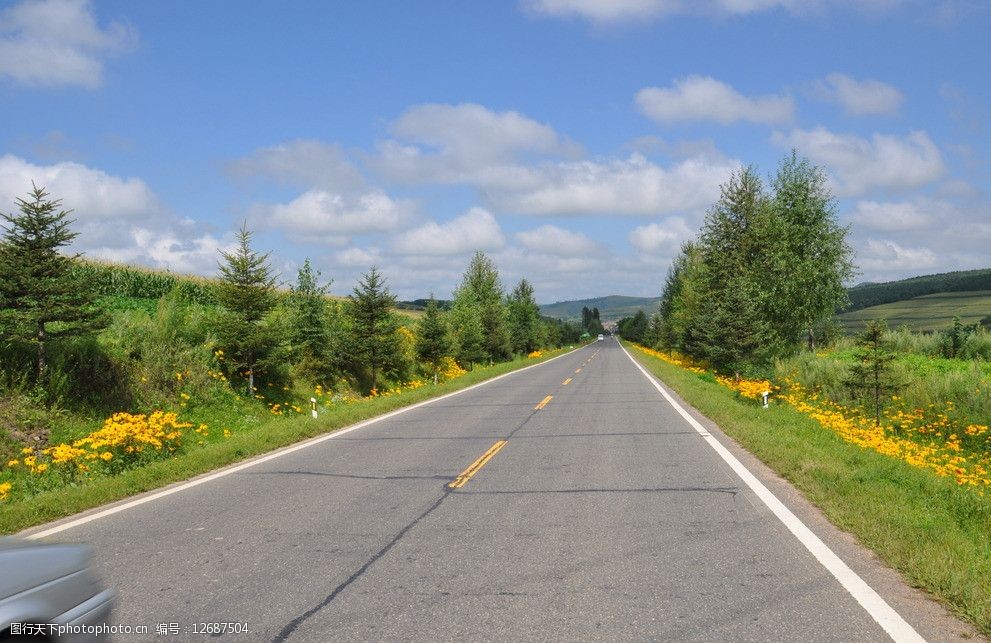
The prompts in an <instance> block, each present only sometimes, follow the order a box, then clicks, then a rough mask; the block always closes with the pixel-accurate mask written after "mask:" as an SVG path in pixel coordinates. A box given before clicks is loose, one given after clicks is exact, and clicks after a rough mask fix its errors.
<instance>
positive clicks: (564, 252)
mask: <svg viewBox="0 0 991 643" xmlns="http://www.w3.org/2000/svg"><path fill="white" fill-rule="evenodd" d="M516 239H517V240H518V241H519V242H520V243H521V244H522V245H523V247H524V248H526V249H527V250H530V251H533V252H540V253H544V254H547V255H552V256H555V257H585V256H588V255H593V254H598V253H599V252H601V250H602V247H601V246H600V245H599V244H597V243H596V242H594V241H592V240H591V239H589V238H588V237H587V236H585V235H584V234H582V233H581V232H571V231H570V230H565V229H564V228H559V227H557V226H554V225H542V226H540V227H539V228H535V229H533V230H524V231H523V232H518V233H516Z"/></svg>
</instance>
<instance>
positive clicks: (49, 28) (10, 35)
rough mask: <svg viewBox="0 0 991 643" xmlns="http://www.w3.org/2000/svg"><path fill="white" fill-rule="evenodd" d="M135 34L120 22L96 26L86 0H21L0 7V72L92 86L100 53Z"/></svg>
mask: <svg viewBox="0 0 991 643" xmlns="http://www.w3.org/2000/svg"><path fill="white" fill-rule="evenodd" d="M136 40H137V35H136V32H135V31H134V29H133V28H131V27H130V26H129V25H126V24H124V23H121V22H111V23H110V24H108V25H105V26H103V27H101V26H100V25H99V24H98V23H97V19H96V16H95V15H94V14H93V8H92V6H91V5H90V3H89V2H88V1H87V0H25V1H23V2H20V3H18V4H15V5H12V6H10V7H8V8H7V9H4V10H3V11H2V12H0V76H6V77H9V78H12V79H13V80H15V81H17V82H20V83H23V84H27V85H49V86H52V85H81V86H83V87H87V88H91V89H92V88H95V87H98V86H99V85H100V84H101V82H102V81H103V61H104V58H105V57H107V56H108V55H111V54H115V53H119V52H122V51H126V50H127V49H129V48H131V47H132V46H133V45H134V43H135V42H136Z"/></svg>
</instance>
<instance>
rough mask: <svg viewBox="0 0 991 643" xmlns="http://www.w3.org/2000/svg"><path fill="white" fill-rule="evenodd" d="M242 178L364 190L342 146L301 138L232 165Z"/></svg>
mask: <svg viewBox="0 0 991 643" xmlns="http://www.w3.org/2000/svg"><path fill="white" fill-rule="evenodd" d="M228 172H229V173H230V174H231V175H232V176H234V177H238V178H255V177H264V178H270V179H273V180H275V181H279V182H282V183H288V184H290V185H301V186H304V187H307V188H310V187H318V188H322V189H325V190H330V191H335V192H342V191H350V190H354V189H357V188H361V187H362V186H363V185H364V179H363V178H362V176H361V173H360V172H359V171H358V169H357V168H356V167H355V166H354V164H353V163H352V162H351V161H350V159H348V158H347V155H346V154H345V153H344V150H343V149H342V148H341V146H340V145H337V144H333V143H323V142H321V141H315V140H308V139H299V140H295V141H288V142H286V143H280V144H278V145H273V146H270V147H265V148H261V149H259V150H256V151H254V152H252V153H251V154H250V155H248V156H246V157H244V158H241V159H238V160H236V161H232V162H231V163H230V164H228Z"/></svg>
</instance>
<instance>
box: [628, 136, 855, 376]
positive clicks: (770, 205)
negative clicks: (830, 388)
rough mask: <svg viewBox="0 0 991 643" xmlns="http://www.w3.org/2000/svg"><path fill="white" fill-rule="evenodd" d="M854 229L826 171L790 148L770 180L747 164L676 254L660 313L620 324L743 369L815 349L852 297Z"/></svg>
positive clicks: (635, 335)
mask: <svg viewBox="0 0 991 643" xmlns="http://www.w3.org/2000/svg"><path fill="white" fill-rule="evenodd" d="M848 232H849V230H848V228H847V227H844V226H841V225H840V224H839V223H838V221H837V217H836V202H835V199H834V198H833V197H832V195H831V194H830V191H829V189H828V187H827V183H826V175H825V173H824V171H823V170H822V169H821V168H818V167H815V166H813V165H812V164H810V163H809V162H808V161H807V160H806V159H802V158H799V157H798V156H797V154H795V153H794V152H792V154H791V155H789V156H788V157H786V158H785V159H784V160H783V161H782V162H781V163H780V165H779V167H778V169H777V172H776V173H775V174H774V175H773V176H772V177H771V178H770V181H769V184H768V185H765V183H764V181H763V180H762V179H761V177H760V175H759V174H758V172H757V170H756V168H754V167H752V166H751V167H746V168H743V169H741V170H739V171H737V172H735V173H734V174H733V175H732V176H731V177H730V179H729V180H728V181H727V182H726V183H725V184H723V185H722V186H721V188H720V197H719V200H718V201H717V202H716V203H715V204H714V205H713V206H712V207H710V208H709V210H708V212H707V213H706V216H705V220H704V222H703V224H702V227H701V230H700V231H699V234H698V236H697V238H696V239H694V240H692V241H689V242H687V243H685V244H683V246H682V247H681V250H680V252H679V254H678V256H677V257H675V259H674V261H673V263H672V265H671V268H670V269H669V271H668V274H667V278H666V280H665V283H664V287H663V292H662V295H661V301H660V303H659V305H658V310H657V311H656V312H655V313H654V314H653V315H652V316H650V317H648V316H647V314H646V313H644V312H642V311H641V312H639V313H638V314H637V315H635V316H633V317H631V318H627V319H624V320H622V321H621V322H620V333H621V334H622V335H623V336H624V337H626V338H628V339H631V340H633V341H638V342H641V343H645V344H649V345H652V346H657V347H659V348H662V349H673V350H678V351H680V352H683V353H685V354H688V355H691V356H693V357H695V358H697V359H700V360H704V361H706V362H708V363H709V364H711V365H712V366H713V367H715V368H716V369H719V370H722V371H727V372H737V373H739V372H740V371H742V370H745V369H748V368H752V367H755V366H756V367H760V366H763V365H767V364H769V363H770V362H771V361H772V360H773V359H774V358H775V357H779V356H784V355H787V354H790V353H794V352H796V351H797V350H799V349H800V348H801V347H802V346H805V347H807V348H809V349H814V348H815V346H816V344H817V342H820V341H822V340H823V339H825V338H827V337H828V336H829V334H830V333H831V332H834V331H833V329H832V326H831V319H832V316H833V314H834V313H835V312H836V311H837V310H838V309H840V308H843V307H844V306H845V305H846V304H847V303H848V298H847V289H846V284H847V283H848V282H849V281H850V280H851V279H852V278H853V276H854V275H855V269H854V265H853V262H852V258H853V250H852V248H851V247H850V245H849V244H848V242H847V234H848Z"/></svg>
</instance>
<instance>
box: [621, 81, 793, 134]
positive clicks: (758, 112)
mask: <svg viewBox="0 0 991 643" xmlns="http://www.w3.org/2000/svg"><path fill="white" fill-rule="evenodd" d="M636 103H637V106H638V107H639V108H640V111H642V112H643V113H644V115H646V116H647V117H648V118H650V119H652V120H654V121H657V122H658V123H672V122H678V121H715V122H717V123H720V124H722V125H729V124H731V123H736V122H739V121H747V122H751V123H765V124H774V123H788V122H791V121H792V120H793V119H794V117H795V103H794V100H793V99H792V98H791V97H790V96H781V95H774V94H770V95H767V96H757V97H754V98H748V97H746V96H744V95H743V94H741V93H740V92H738V91H736V90H735V89H733V88H732V87H730V86H729V85H727V84H726V83H723V82H721V81H718V80H716V79H715V78H711V77H709V76H688V77H686V78H682V79H679V80H676V81H675V82H674V85H673V86H672V87H670V88H661V87H645V88H644V89H641V90H640V91H639V92H637V96H636Z"/></svg>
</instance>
